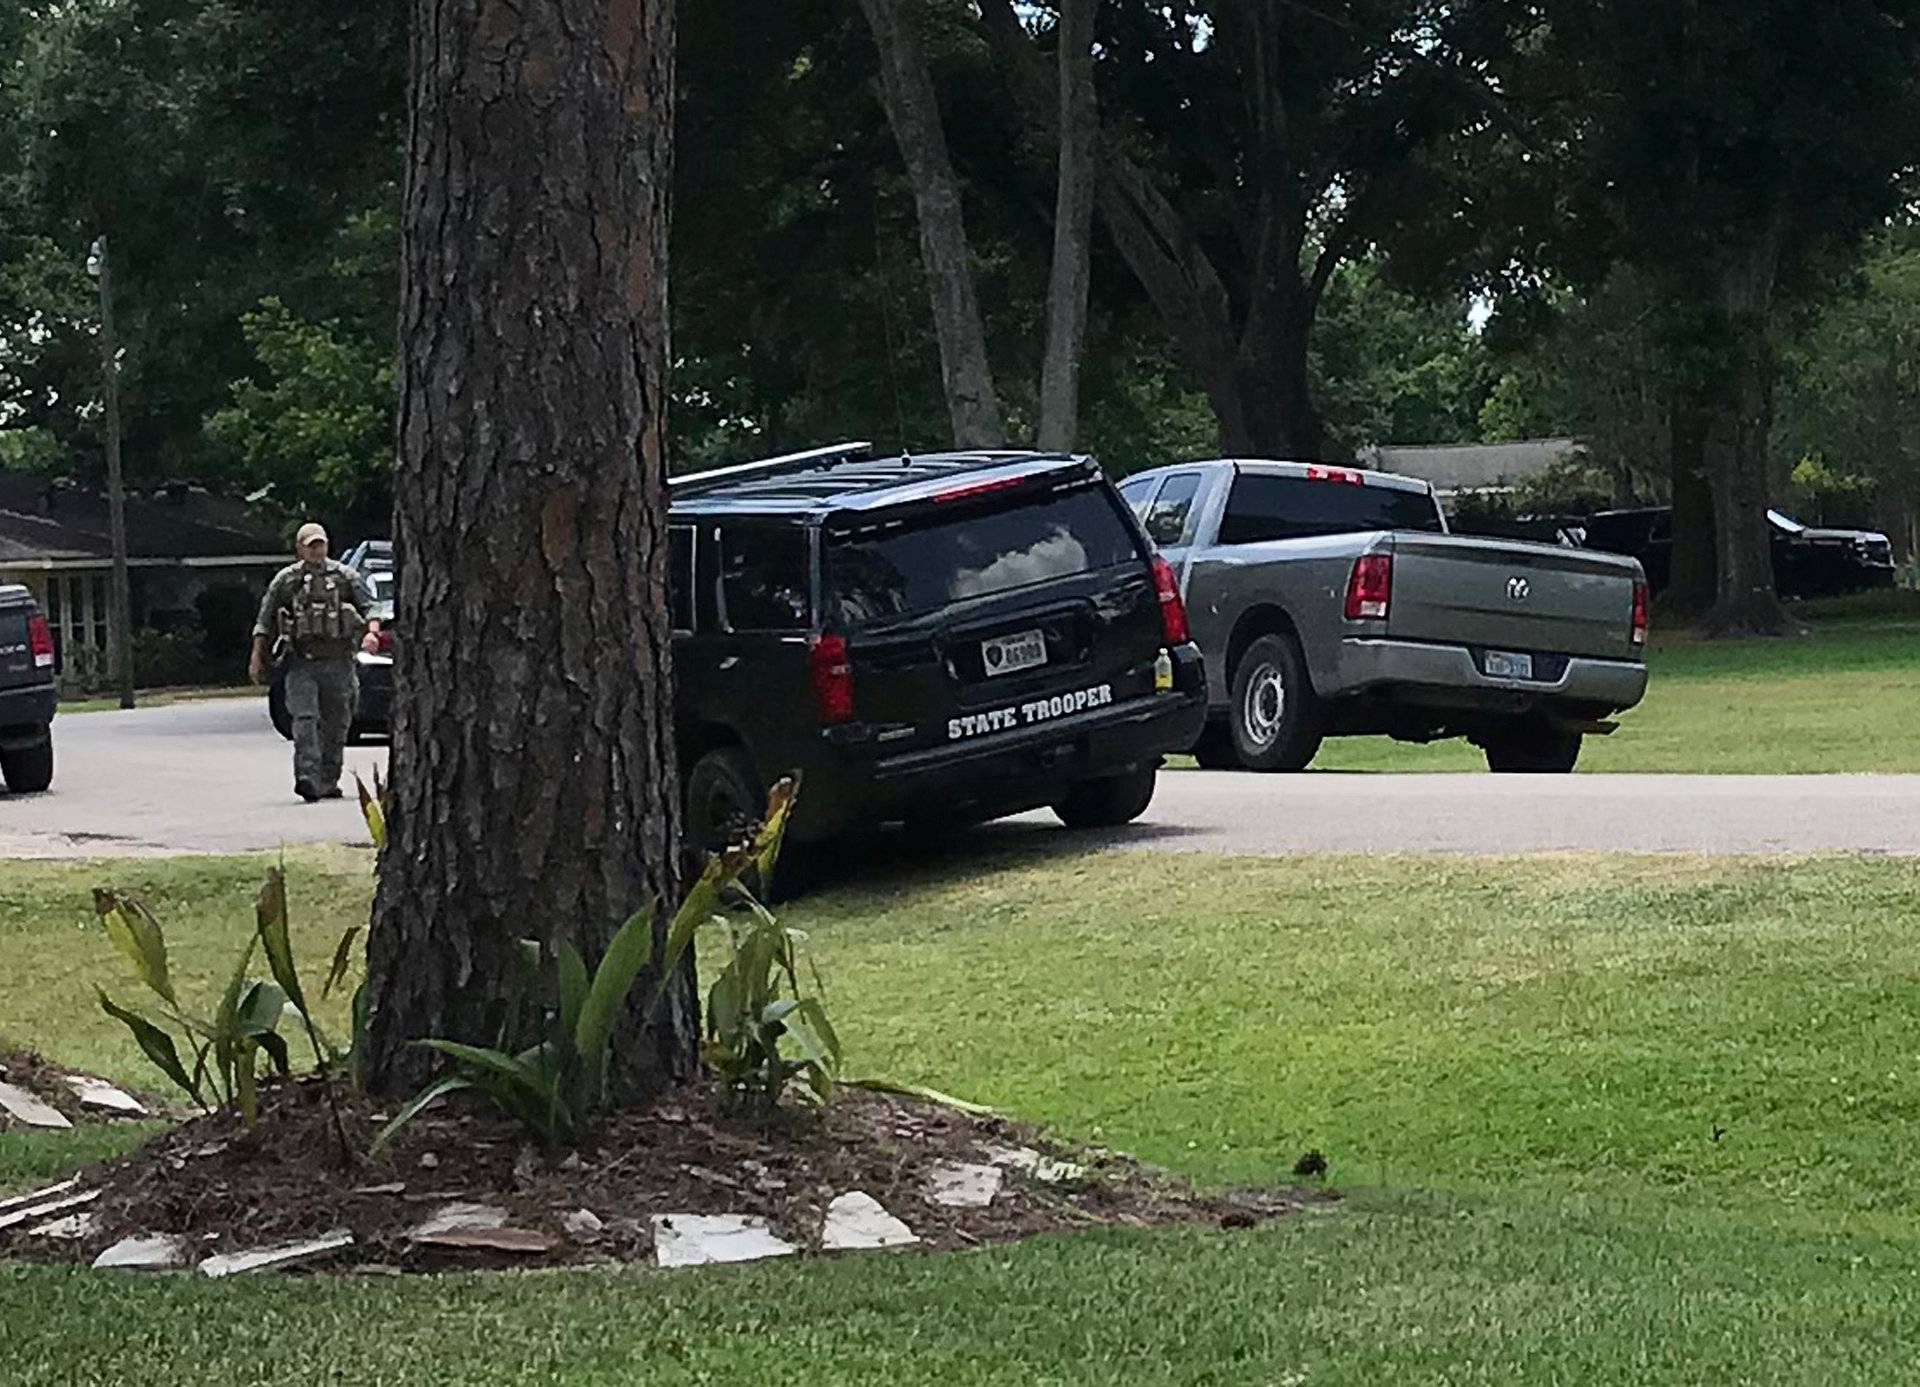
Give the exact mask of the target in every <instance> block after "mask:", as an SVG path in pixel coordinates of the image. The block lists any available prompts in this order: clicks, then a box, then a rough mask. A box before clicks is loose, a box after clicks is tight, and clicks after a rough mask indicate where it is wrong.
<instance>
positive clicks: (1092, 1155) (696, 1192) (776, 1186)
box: [0, 1080, 1335, 1272]
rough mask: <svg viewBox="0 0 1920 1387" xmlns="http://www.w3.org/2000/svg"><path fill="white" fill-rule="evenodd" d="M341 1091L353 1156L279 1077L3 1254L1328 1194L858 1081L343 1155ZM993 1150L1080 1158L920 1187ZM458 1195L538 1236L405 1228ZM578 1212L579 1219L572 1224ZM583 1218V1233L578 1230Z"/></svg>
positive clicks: (1244, 1223) (348, 1266)
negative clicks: (592, 1123) (773, 1108)
mask: <svg viewBox="0 0 1920 1387" xmlns="http://www.w3.org/2000/svg"><path fill="white" fill-rule="evenodd" d="M36 1087H37V1086H36ZM336 1105H337V1108H338V1120H339V1122H340V1124H341V1125H342V1126H343V1127H344V1130H345V1134H346V1137H347V1143H348V1145H349V1147H350V1148H351V1149H352V1150H353V1151H354V1152H355V1153H364V1152H365V1151H366V1149H367V1148H368V1146H369V1145H370V1144H371V1143H372V1141H373V1138H374V1136H375V1134H376V1133H377V1132H378V1131H379V1130H380V1127H381V1125H382V1123H383V1121H384V1119H385V1117H386V1116H387V1115H388V1111H387V1110H382V1109H380V1108H377V1107H376V1106H374V1105H372V1104H370V1103H368V1102H366V1101H365V1100H363V1099H360V1098H359V1097H357V1096H356V1095H354V1094H352V1093H351V1092H349V1091H348V1090H346V1089H345V1088H344V1087H340V1086H335V1087H333V1089H332V1090H331V1092H330V1093H329V1091H328V1089H327V1088H326V1087H325V1086H323V1085H322V1084H320V1083H319V1082H318V1081H315V1080H303V1081H298V1082H294V1083H288V1084H281V1085H277V1086H275V1087H273V1088H271V1089H269V1090H268V1091H266V1092H264V1093H263V1094H262V1100H261V1115H260V1121H259V1124H258V1125H257V1126H256V1127H255V1129H254V1130H253V1131H251V1132H248V1131H246V1130H244V1129H243V1128H242V1127H241V1125H240V1123H239V1121H238V1119H237V1118H235V1117H232V1116H230V1115H221V1114H216V1115H212V1116H205V1117H198V1118H195V1119H193V1120H191V1121H188V1122H185V1123H183V1124H182V1125H180V1126H178V1127H175V1128H173V1129H171V1130H169V1131H168V1132H166V1133H164V1134H162V1135H160V1136H159V1137H156V1138H155V1139H154V1140H152V1141H150V1142H148V1143H147V1144H146V1145H144V1146H142V1147H141V1148H140V1149H139V1150H137V1151H135V1152H133V1153H131V1154H129V1155H128V1156H125V1157H123V1158H120V1159H118V1160H112V1161H106V1162H102V1163H99V1164H96V1165H93V1166H90V1167H87V1168H86V1169H84V1170H82V1171H80V1172H78V1174H79V1175H80V1177H81V1183H80V1186H79V1188H80V1189H83V1190H87V1189H94V1188H103V1189H104V1191H105V1193H104V1194H103V1195H102V1196H101V1197H100V1198H99V1199H98V1200H97V1201H95V1202H94V1203H93V1204H92V1205H91V1206H89V1207H90V1209H91V1211H92V1212H93V1213H94V1214H95V1215H96V1216H97V1218H96V1226H95V1228H94V1230H93V1232H92V1233H91V1234H89V1235H88V1236H87V1237H85V1238H83V1239H79V1240H77V1241H54V1240H50V1239H45V1238H34V1237H27V1236H23V1235H22V1232H21V1230H19V1229H15V1230H12V1231H11V1232H9V1233H5V1234H0V1256H7V1257H13V1258H19V1259H23V1260H32V1261H39V1262H69V1263H70V1262H76V1261H77V1262H81V1263H87V1262H91V1261H92V1260H93V1258H94V1257H95V1255H96V1254H98V1253H99V1252H100V1251H101V1250H102V1249H104V1248H105V1247H107V1246H109V1245H111V1244H113V1243H114V1242H116V1241H118V1240H119V1239H121V1238H123V1237H130V1236H135V1235H145V1234H157V1233H166V1234H180V1235H186V1236H187V1237H188V1238H190V1239H191V1240H192V1245H193V1248H194V1252H193V1254H192V1256H193V1260H195V1261H198V1260H199V1259H200V1258H201V1257H203V1256H206V1255H210V1254H213V1253H222V1252H239V1251H248V1250H252V1249H257V1248H263V1247H270V1246H274V1245H277V1244H282V1243H288V1242H296V1241H301V1240H304V1239H308V1238H315V1237H319V1236H321V1235H324V1234H327V1233H330V1232H333V1231H334V1230H337V1229H342V1228H344V1229H349V1230H351V1231H352V1233H353V1235H354V1245H353V1246H352V1247H351V1248H350V1249H346V1250H344V1251H342V1252H339V1253H336V1254H334V1255H332V1256H330V1257H329V1258H327V1259H326V1260H325V1261H324V1262H321V1263H317V1264H316V1265H317V1266H323V1267H325V1268H326V1269H328V1270H362V1271H382V1272H386V1271H399V1272H413V1271H443V1270H449V1269H455V1268H477V1267H499V1266H512V1267H537V1266H567V1265H591V1264H606V1263H619V1262H637V1261H650V1260H651V1259H652V1256H653V1231H652V1227H653V1226H652V1221H651V1216H652V1215H655V1214H692V1213H697V1214H742V1215H754V1216H758V1217H761V1218H764V1219H765V1220H767V1222H768V1224H769V1225H770V1226H771V1228H772V1230H773V1232H775V1233H776V1234H778V1235H779V1236H780V1237H782V1238H784V1239H786V1240H787V1241H789V1242H791V1243H793V1244H795V1245H796V1246H798V1247H799V1248H800V1249H801V1252H802V1254H807V1253H813V1252H817V1251H818V1250H819V1246H820V1229H821V1222H822V1219H823V1216H824V1213H825V1210H826V1207H827V1205H828V1203H829V1202H830V1201H831V1200H832V1199H834V1198H835V1197H836V1196H838V1195H841V1194H845V1193H847V1192H849V1191H853V1190H862V1191H865V1192H866V1193H867V1194H869V1195H871V1196H873V1197H874V1198H875V1199H877V1200H879V1202H880V1203H881V1204H882V1205H883V1206H885V1208H886V1209H887V1210H888V1211H889V1212H890V1213H892V1214H893V1215H894V1216H895V1217H897V1218H899V1219H901V1220H903V1221H904V1222H905V1223H906V1224H908V1225H909V1227H911V1229H912V1230H913V1232H914V1233H916V1234H917V1235H918V1236H919V1238H920V1243H919V1246H920V1247H922V1248H929V1249H946V1248H966V1247H977V1246H981V1245H984V1244H989V1243H1002V1242H1011V1241H1015V1240H1017V1239H1021V1238H1025V1237H1029V1236H1032V1235H1034V1234H1038V1233H1050V1232H1058V1231H1065V1230H1071V1229H1077V1228H1086V1227H1093V1226H1113V1225H1119V1226H1127V1227H1136V1228H1143V1227H1152V1226H1158V1225H1167V1224H1212V1225H1216V1226H1221V1227H1229V1228H1240V1227H1250V1226H1252V1225H1254V1224H1256V1223H1259V1222H1261V1221H1263V1220H1265V1219H1268V1218H1272V1217H1275V1216H1277V1215H1281V1214H1285V1213H1289V1212H1292V1211H1294V1210H1297V1209H1300V1208H1302V1207H1305V1206H1307V1205H1310V1204H1324V1203H1326V1202H1327V1201H1329V1200H1331V1199H1333V1198H1334V1197H1335V1196H1333V1195H1332V1194H1331V1193H1329V1192H1327V1191H1324V1190H1318V1189H1312V1190H1299V1189H1281V1190H1272V1191H1262V1192H1236V1193H1224V1194H1205V1193H1201V1192H1198V1191H1196V1190H1194V1189H1193V1188H1191V1187H1190V1186H1188V1185H1186V1184H1184V1183H1183V1182H1181V1181H1179V1180H1177V1179H1175V1178H1173V1177H1172V1176H1170V1175H1167V1174H1166V1173H1164V1172H1159V1171H1155V1170H1153V1169H1150V1168H1148V1167H1146V1166H1143V1165H1141V1164H1139V1163H1138V1162H1136V1161H1134V1160H1132V1159H1130V1158H1128V1157H1126V1156H1123V1155H1119V1154H1116V1153H1110V1152H1103V1151H1099V1150H1092V1151H1076V1150H1062V1149H1059V1148H1057V1147H1056V1146H1054V1145H1052V1144H1050V1143H1048V1142H1046V1141H1045V1140H1044V1139H1043V1138H1042V1137H1041V1136H1040V1135H1039V1134H1038V1133H1037V1132H1036V1131H1035V1130H1034V1129H1032V1128H1030V1127H1026V1126H1022V1125H1020V1124H1017V1123H1013V1122H1009V1121H1006V1120H1004V1119H1001V1118H998V1117H981V1116H973V1115H969V1114H966V1113H962V1112H959V1111H956V1110H954V1109H952V1108H949V1107H945V1106H941V1105H937V1104H933V1103H930V1102H925V1101H921V1100H918V1099H911V1098H903V1097H898V1096H894V1095H890V1094H881V1093H876V1092H872V1091H868V1090H864V1089H858V1088H842V1089H841V1090H840V1091H839V1093H838V1094H837V1095H836V1097H835V1101H834V1102H833V1104H832V1105H831V1106H830V1107H829V1108H828V1109H827V1110H826V1111H825V1112H824V1113H820V1114H815V1113H812V1112H786V1111H783V1112H782V1113H781V1114H780V1115H779V1116H778V1117H777V1118H776V1119H775V1120H773V1121H771V1122H768V1123H759V1122H751V1121H747V1120H742V1119H735V1118H722V1117H720V1116H718V1115H716V1110H715V1107H714V1095H713V1093H712V1092H711V1091H709V1090H705V1089H702V1088H693V1089H688V1090H683V1091H681V1092H679V1093H676V1094H674V1095H671V1096H669V1097H666V1098H662V1099H660V1100H657V1101H655V1102H654V1103H653V1104H651V1105H650V1106H648V1107H646V1108H644V1109H641V1110H636V1111H631V1112H626V1113H622V1114H619V1115H617V1116H614V1117H612V1118H610V1119H609V1120H608V1121H607V1122H606V1123H605V1124H603V1125H602V1126H601V1127H600V1128H599V1129H598V1130H597V1132H596V1133H595V1135H594V1138H593V1140H592V1142H591V1143H590V1144H589V1145H588V1146H586V1147H583V1148H582V1149H581V1150H580V1151H579V1152H577V1153H575V1154H573V1155H567V1156H549V1155H546V1154H543V1153H541V1152H540V1151H538V1150H537V1149H536V1148H534V1147H532V1146H530V1145H528V1143H527V1142H526V1140H525V1138H524V1136H523V1133H522V1131H521V1129H520V1128H519V1127H518V1126H516V1125H515V1124H512V1123H510V1122H508V1121H506V1120H505V1119H502V1118H500V1117H499V1116H497V1115H496V1114H495V1113H493V1112H492V1111H491V1110H489V1109H487V1108H486V1107H484V1106H483V1105H481V1104H479V1103H477V1102H462V1101H460V1100H449V1101H448V1102H446V1103H445V1104H444V1105H442V1106H441V1107H440V1108H438V1109H434V1110H429V1112H428V1113H427V1114H425V1115H423V1116H422V1117H420V1118H418V1119H416V1120H415V1121H414V1122H413V1124H412V1125H411V1126H409V1127H408V1128H407V1129H405V1131H404V1132H403V1133H402V1135H401V1136H400V1137H399V1138H398V1139H397V1140H396V1141H394V1142H393V1143H392V1144H391V1145H390V1146H389V1147H388V1148H387V1149H386V1150H385V1151H383V1152H382V1154H381V1157H380V1159H379V1160H378V1161H369V1160H367V1159H366V1158H365V1156H364V1155H363V1154H356V1155H355V1156H354V1158H353V1159H352V1160H351V1161H350V1162H348V1161H343V1160H342V1158H341V1146H340V1141H339V1136H338V1135H337V1133H336V1128H335V1121H336V1117H335V1107H336ZM991 1146H999V1147H1027V1148H1032V1149H1034V1150H1037V1151H1039V1152H1041V1153H1042V1154H1043V1155H1045V1156H1048V1157H1056V1158H1058V1159H1062V1160H1066V1161H1071V1162H1074V1163H1076V1164H1079V1165H1082V1166H1084V1167H1086V1171H1085V1174H1084V1175H1082V1176H1080V1177H1078V1178H1074V1179H1070V1180H1064V1181H1061V1182H1059V1183H1051V1184H1050V1183H1046V1182H1044V1181H1041V1180H1038V1179H1035V1178H1033V1177H1031V1176H1029V1175H1024V1174H1021V1173H1019V1172H1017V1171H1013V1170H1009V1171H1007V1172H1006V1175H1005V1177H1004V1179H1003V1182H1002V1185H1001V1189H1000V1193H999V1194H998V1195H997V1197H995V1198H994V1200H993V1201H992V1203H991V1204H989V1205H987V1206H986V1207H982V1208H954V1207H948V1206H944V1205H940V1204H936V1203H933V1202H931V1201H930V1200H929V1199H928V1197H927V1195H926V1185H927V1180H928V1176H929V1173H930V1171H931V1169H932V1167H934V1166H935V1165H936V1164H938V1163H941V1162H963V1163H975V1164H979V1163H984V1162H985V1161H986V1159H987V1156H986V1153H985V1150H984V1149H983V1148H986V1147H991ZM455 1201H461V1202H468V1203H476V1204H486V1205H492V1206H496V1207H498V1208H500V1209H504V1210H505V1211H507V1214H508V1223H509V1226H510V1227H512V1228H514V1229H522V1230H529V1231H530V1232H533V1233H537V1234H544V1235H546V1238H545V1239H544V1241H545V1242H546V1243H547V1244H548V1245H547V1246H546V1247H544V1248H543V1249H541V1250H538V1251H525V1252H503V1251H499V1250H495V1249H488V1248H446V1247H435V1246H422V1245H419V1244H416V1243H414V1242H411V1241H410V1240H409V1239H408V1237H407V1233H408V1231H409V1230H411V1229H413V1228H414V1227H415V1226H417V1225H418V1224H419V1223H420V1222H421V1221H422V1220H423V1219H425V1218H427V1217H428V1216H429V1215H430V1214H432V1213H434V1212H435V1211H436V1210H437V1209H439V1208H441V1207H442V1206H444V1205H446V1204H448V1203H451V1202H455ZM580 1210H586V1211H589V1212H590V1213H591V1214H592V1215H593V1219H592V1220H582V1219H580V1218H578V1216H577V1215H578V1211H580ZM569 1215H574V1216H575V1217H574V1219H573V1227H572V1229H571V1230H570V1229H569V1226H568V1219H569ZM596 1221H597V1223H598V1224H599V1227H598V1228H597V1229H595V1228H592V1227H591V1226H590V1225H591V1224H592V1223H593V1222H596ZM583 1224H585V1225H588V1226H587V1227H583V1226H582V1225H583ZM530 1241H532V1242H536V1243H537V1242H540V1241H543V1240H542V1239H539V1238H534V1239H531V1240H530Z"/></svg>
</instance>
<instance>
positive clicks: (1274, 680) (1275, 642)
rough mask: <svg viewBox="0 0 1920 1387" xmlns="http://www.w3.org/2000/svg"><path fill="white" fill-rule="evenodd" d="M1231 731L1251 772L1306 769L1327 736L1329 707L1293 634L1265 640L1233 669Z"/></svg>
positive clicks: (1236, 749) (1236, 750)
mask: <svg viewBox="0 0 1920 1387" xmlns="http://www.w3.org/2000/svg"><path fill="white" fill-rule="evenodd" d="M1232 687H1233V704H1232V711H1231V712H1230V713H1229V715H1228V719H1227V732H1228V735H1229V737H1230V738H1231V739H1232V742H1233V750H1234V754H1235V755H1236V756H1238V757H1239V759H1240V764H1241V765H1243V766H1245V767H1246V768H1247V769H1248V770H1250V771H1298V770H1305V769H1306V767H1307V764H1308V763H1309V762H1310V761H1312V760H1313V758H1314V755H1315V754H1316V753H1317V752H1318V751H1319V750H1320V743H1321V740H1322V739H1323V738H1324V737H1325V736H1326V704H1325V703H1324V702H1323V701H1322V700H1321V698H1320V696H1319V695H1318V694H1316V693H1315V692H1314V691H1313V680H1312V679H1311V678H1310V677H1309V676H1308V674H1307V660H1306V656H1304V655H1302V654H1301V653H1300V643H1299V642H1298V641H1296V640H1295V639H1294V638H1293V637H1292V636H1290V635H1275V636H1262V637H1260V639H1258V640H1256V641H1255V642H1254V643H1253V644H1252V645H1249V646H1248V647H1247V648H1246V650H1245V651H1244V652H1242V653H1241V656H1240V661H1239V663H1238V664H1236V665H1235V666H1234V667H1233V686H1232Z"/></svg>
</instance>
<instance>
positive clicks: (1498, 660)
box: [1487, 650, 1533, 679]
mask: <svg viewBox="0 0 1920 1387" xmlns="http://www.w3.org/2000/svg"><path fill="white" fill-rule="evenodd" d="M1487 677H1488V678H1490V679H1531V678H1533V656H1531V655H1507V654H1503V653H1502V652H1500V651H1498V650H1489V651H1488V652H1487Z"/></svg>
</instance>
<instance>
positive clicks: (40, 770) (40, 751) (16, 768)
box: [0, 733, 53, 795]
mask: <svg viewBox="0 0 1920 1387" xmlns="http://www.w3.org/2000/svg"><path fill="white" fill-rule="evenodd" d="M0 776H5V777H6V781H7V788H8V789H9V790H11V791H13V792H14V793H15V794H16V795H31V794H37V793H39V792H40V791H41V790H44V789H46V788H47V786H49V785H51V784H53V734H52V733H48V734H47V739H46V740H45V741H43V742H41V743H39V744H38V745H37V746H24V747H18V748H15V749H14V750H12V751H0Z"/></svg>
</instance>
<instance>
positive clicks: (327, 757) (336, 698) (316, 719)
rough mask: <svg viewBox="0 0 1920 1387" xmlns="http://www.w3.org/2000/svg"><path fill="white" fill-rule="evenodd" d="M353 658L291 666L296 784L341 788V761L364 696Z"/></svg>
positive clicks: (289, 681)
mask: <svg viewBox="0 0 1920 1387" xmlns="http://www.w3.org/2000/svg"><path fill="white" fill-rule="evenodd" d="M357 684H358V681H357V680H356V679H355V677H354V672H353V661H352V659H350V658H349V659H345V660H301V659H294V660H291V661H289V662H288V664H287V713H288V715H289V716H290V717H291V718H292V719H293V783H294V786H295V787H296V788H298V787H299V786H300V785H301V784H302V783H303V782H304V783H305V784H307V785H308V786H310V787H312V789H313V790H314V792H315V793H316V794H325V793H326V792H327V791H329V790H331V789H333V788H335V787H336V786H338V785H339V784H340V769H341V767H340V763H341V759H342V757H343V756H344V755H345V754H346V748H347V733H348V731H349V730H350V729H351V728H352V726H353V705H354V702H355V700H356V698H357V696H358V693H359V690H358V688H357Z"/></svg>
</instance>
